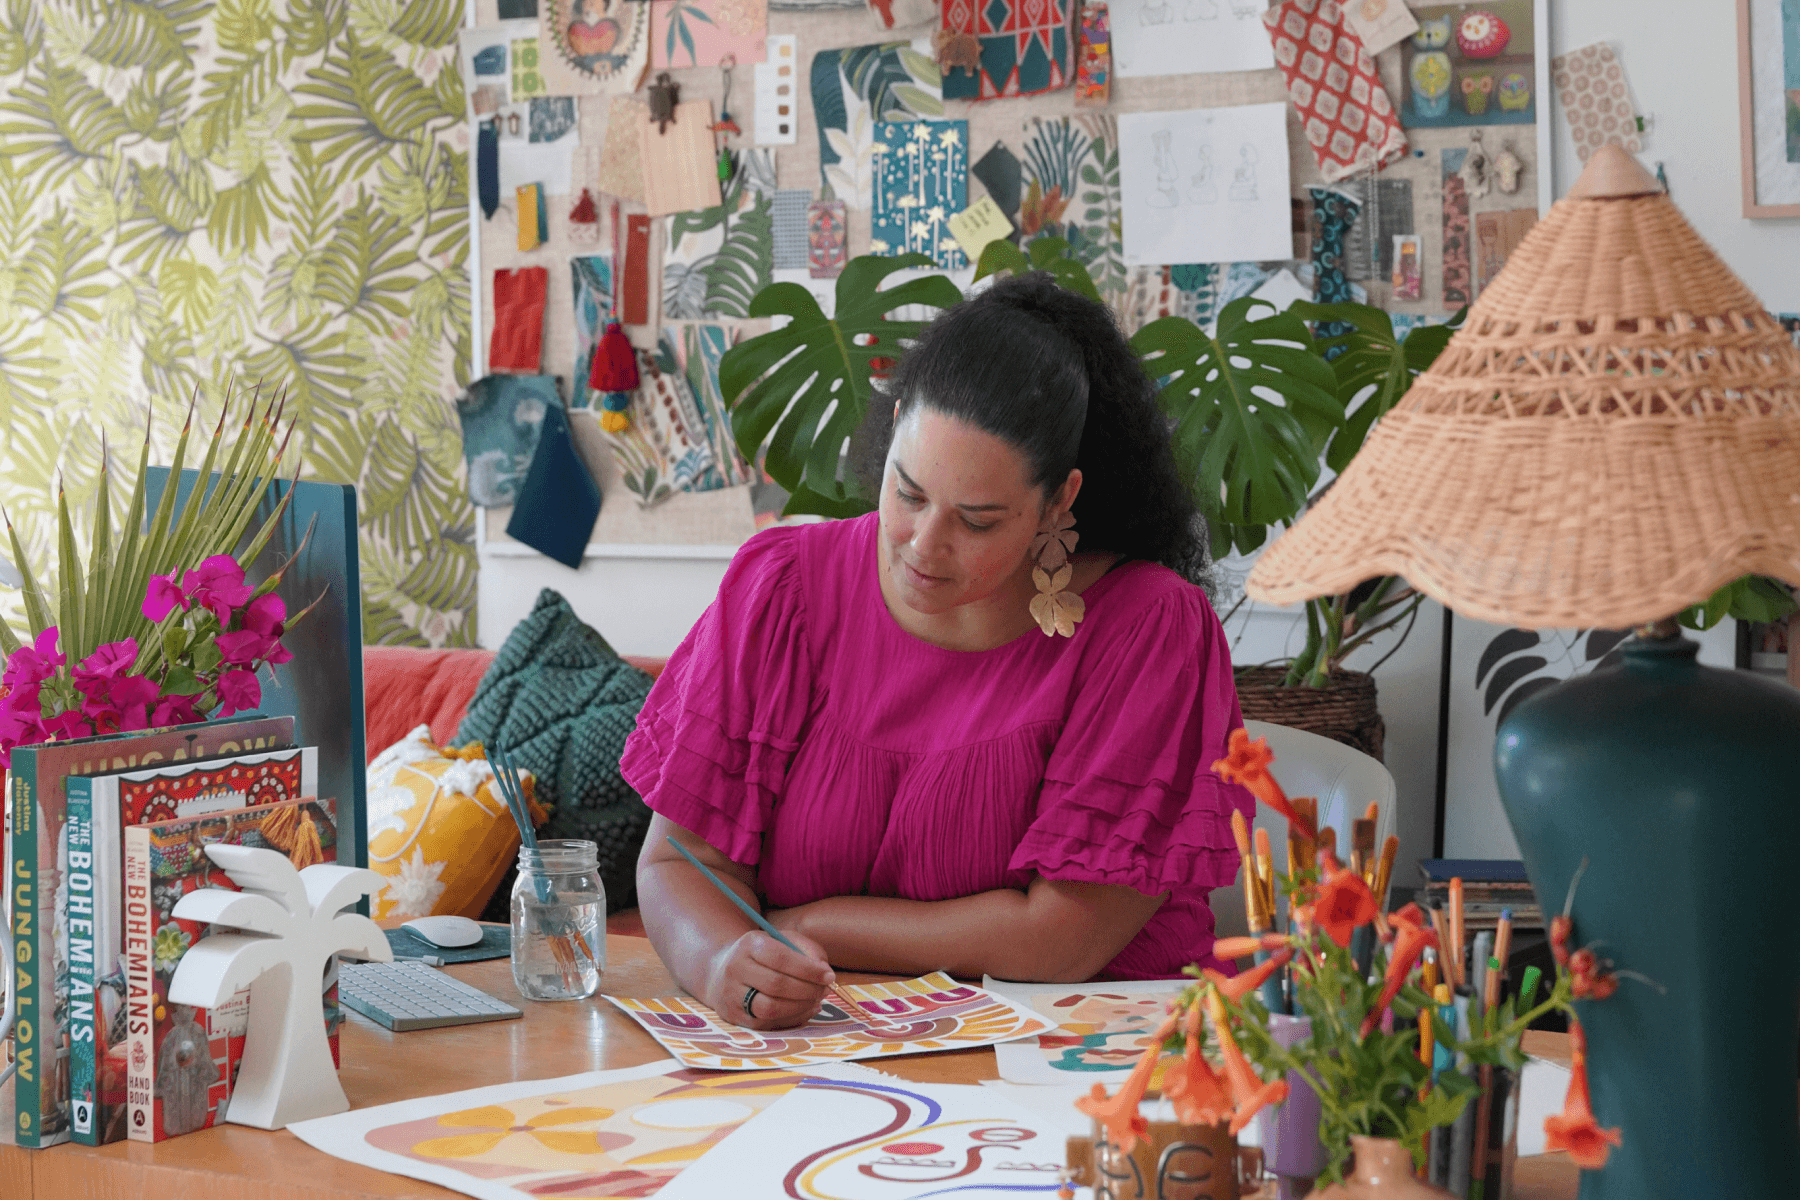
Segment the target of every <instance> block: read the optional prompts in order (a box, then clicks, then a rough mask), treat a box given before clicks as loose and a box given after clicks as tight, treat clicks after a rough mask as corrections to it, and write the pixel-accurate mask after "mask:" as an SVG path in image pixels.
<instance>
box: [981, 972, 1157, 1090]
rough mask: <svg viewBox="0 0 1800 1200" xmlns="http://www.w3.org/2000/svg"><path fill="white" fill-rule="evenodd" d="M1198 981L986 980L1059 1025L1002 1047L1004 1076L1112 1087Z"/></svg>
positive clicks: (998, 1056) (997, 1052)
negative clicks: (1175, 1000)
mask: <svg viewBox="0 0 1800 1200" xmlns="http://www.w3.org/2000/svg"><path fill="white" fill-rule="evenodd" d="M1192 982H1193V980H1191V979H1140V980H1132V981H1130V982H1128V983H1126V982H1121V983H1080V984H1061V983H1006V982H1004V981H1002V980H997V979H983V980H982V981H981V986H982V987H984V988H986V989H987V990H988V991H990V992H993V993H994V994H995V995H997V996H1005V997H1006V998H1007V999H1008V1000H1011V1001H1014V1002H1015V1003H1018V1004H1022V1005H1024V1006H1025V1007H1026V1008H1029V1009H1031V1010H1032V1011H1033V1012H1035V1013H1037V1014H1038V1015H1039V1016H1040V1017H1043V1018H1044V1019H1046V1020H1049V1021H1054V1022H1056V1028H1054V1029H1051V1030H1047V1031H1046V1032H1043V1033H1039V1034H1037V1035H1036V1036H1034V1037H1028V1038H1020V1039H1019V1040H1018V1041H1016V1042H1002V1043H1001V1044H1000V1045H998V1046H995V1047H994V1066H995V1068H996V1069H998V1070H999V1072H1000V1078H1001V1079H1003V1080H1007V1081H1009V1082H1012V1083H1022V1084H1033V1085H1044V1084H1062V1085H1064V1086H1070V1085H1075V1086H1078V1087H1079V1088H1080V1089H1081V1090H1084V1091H1085V1090H1086V1088H1087V1087H1088V1086H1089V1085H1091V1084H1095V1083H1104V1084H1106V1085H1107V1086H1108V1087H1114V1086H1117V1085H1118V1083H1119V1082H1120V1081H1121V1080H1122V1079H1124V1078H1125V1076H1127V1075H1129V1074H1131V1069H1132V1068H1133V1067H1135V1066H1136V1065H1137V1061H1138V1059H1139V1058H1140V1057H1142V1056H1143V1053H1144V1047H1145V1046H1147V1045H1148V1044H1149V1043H1150V1042H1151V1040H1152V1039H1153V1037H1154V1035H1155V1032H1156V1028H1157V1026H1158V1025H1160V1024H1161V1023H1162V1020H1163V1018H1164V1017H1165V1016H1167V1015H1168V1004H1169V999H1170V997H1172V996H1173V995H1174V994H1175V993H1176V992H1179V991H1180V990H1181V989H1182V988H1185V987H1187V986H1188V985H1189V984H1191V983H1192Z"/></svg>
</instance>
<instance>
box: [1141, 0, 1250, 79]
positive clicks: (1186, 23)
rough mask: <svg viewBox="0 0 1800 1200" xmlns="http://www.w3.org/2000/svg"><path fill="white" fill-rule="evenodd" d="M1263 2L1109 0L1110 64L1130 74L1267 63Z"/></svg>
mask: <svg viewBox="0 0 1800 1200" xmlns="http://www.w3.org/2000/svg"><path fill="white" fill-rule="evenodd" d="M1264 7H1265V0H1111V4H1110V5H1109V7H1108V15H1109V18H1110V21H1109V24H1110V28H1111V32H1112V55H1113V69H1114V70H1116V71H1117V72H1118V73H1119V75H1120V76H1121V77H1130V76H1133V75H1195V74H1200V73H1203V72H1209V71H1259V70H1264V69H1266V68H1268V67H1272V66H1274V65H1275V59H1274V56H1273V52H1272V50H1271V49H1270V46H1269V35H1268V34H1267V33H1265V32H1264V31H1263V27H1262V20H1261V18H1262V14H1263V8H1264Z"/></svg>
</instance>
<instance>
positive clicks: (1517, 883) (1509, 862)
mask: <svg viewBox="0 0 1800 1200" xmlns="http://www.w3.org/2000/svg"><path fill="white" fill-rule="evenodd" d="M1419 874H1420V876H1421V877H1422V878H1423V881H1424V890H1423V892H1422V893H1421V894H1420V897H1419V900H1420V903H1421V904H1424V905H1425V906H1426V907H1430V906H1432V905H1434V904H1442V905H1448V904H1449V902H1450V881H1451V880H1452V879H1460V880H1462V884H1463V928H1464V929H1467V930H1481V929H1493V928H1494V927H1495V926H1497V925H1498V924H1499V923H1500V914H1501V913H1502V912H1503V911H1505V910H1506V909H1509V908H1510V909H1511V910H1512V923H1513V928H1514V930H1520V929H1542V928H1543V927H1544V910H1543V908H1542V907H1540V906H1539V904H1538V901H1537V895H1536V893H1534V892H1533V891H1532V890H1531V880H1529V879H1527V878H1526V877H1525V864H1524V863H1522V862H1519V861H1518V860H1517V859H1500V858H1427V859H1422V860H1420V862H1419Z"/></svg>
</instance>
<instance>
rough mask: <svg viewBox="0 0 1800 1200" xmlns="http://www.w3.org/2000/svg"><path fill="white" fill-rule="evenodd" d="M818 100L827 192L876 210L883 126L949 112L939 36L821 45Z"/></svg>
mask: <svg viewBox="0 0 1800 1200" xmlns="http://www.w3.org/2000/svg"><path fill="white" fill-rule="evenodd" d="M812 104H813V119H814V121H815V122H816V123H817V125H818V127H819V175H820V179H821V182H822V183H823V184H824V186H825V187H826V189H827V191H826V195H828V196H833V197H835V198H836V199H839V200H842V201H843V202H844V203H845V204H847V205H848V206H850V207H851V208H868V207H869V206H870V203H871V193H870V184H871V182H872V181H873V179H874V177H875V176H874V163H875V126H876V124H877V123H878V122H881V121H910V120H918V119H924V118H929V117H941V116H943V115H944V92H943V86H942V83H941V81H940V77H939V75H938V65H937V62H936V60H935V59H933V58H932V56H931V39H930V38H915V39H914V40H912V41H910V42H883V43H881V44H880V45H875V46H850V47H847V48H845V49H842V50H821V51H820V52H819V53H818V54H816V55H814V56H813V60H812Z"/></svg>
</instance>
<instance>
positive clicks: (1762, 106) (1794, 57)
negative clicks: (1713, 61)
mask: <svg viewBox="0 0 1800 1200" xmlns="http://www.w3.org/2000/svg"><path fill="white" fill-rule="evenodd" d="M1737 9H1738V117H1739V132H1740V137H1741V138H1742V141H1743V149H1742V172H1743V180H1744V215H1745V216H1746V217H1800V0H1737Z"/></svg>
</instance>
